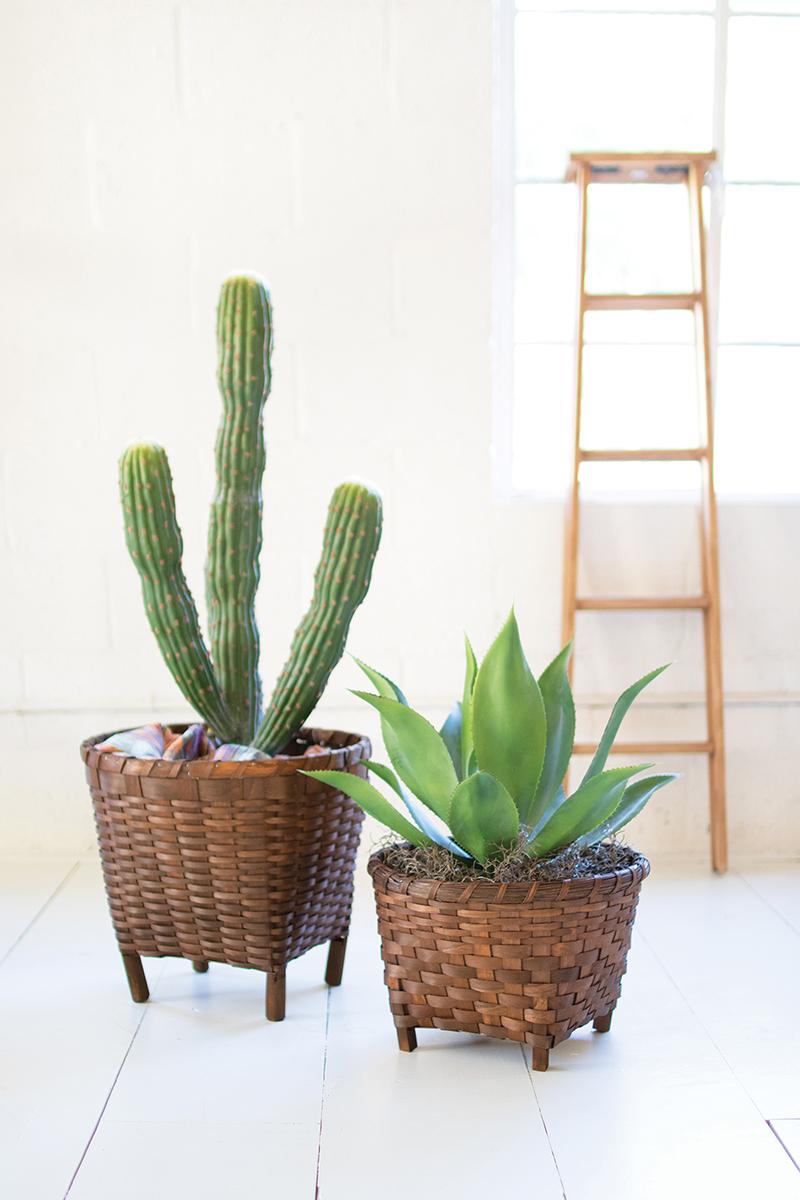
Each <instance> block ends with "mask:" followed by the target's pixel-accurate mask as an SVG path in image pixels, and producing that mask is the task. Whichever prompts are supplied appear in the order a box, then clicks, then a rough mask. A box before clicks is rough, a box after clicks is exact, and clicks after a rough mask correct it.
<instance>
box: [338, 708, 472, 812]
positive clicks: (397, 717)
mask: <svg viewBox="0 0 800 1200" xmlns="http://www.w3.org/2000/svg"><path fill="white" fill-rule="evenodd" d="M353 695H354V696H360V698H361V699H362V700H366V702H367V704H371V705H372V707H373V708H375V709H377V710H378V712H379V713H380V715H381V717H382V719H383V720H384V721H385V722H386V724H387V726H388V727H389V729H390V730H391V733H392V735H393V736H392V737H391V739H390V740H389V741H388V742H386V751H387V753H388V755H389V758H390V759H391V760H392V766H393V767H394V769H395V771H396V772H397V774H398V775H399V776H400V778H401V779H402V781H403V783H404V784H405V785H406V787H408V788H410V789H411V791H412V792H413V793H414V795H415V796H418V797H419V799H420V800H421V801H422V802H423V804H427V806H428V808H430V809H432V810H433V812H435V813H436V815H437V817H441V818H442V820H443V821H448V818H449V816H450V797H451V796H452V794H453V792H454V791H455V789H456V786H457V785H458V779H457V778H456V772H455V767H454V766H453V762H452V759H451V758H450V755H449V754H448V752H447V747H446V746H445V744H444V742H443V741H442V739H441V738H440V737H439V734H438V733H437V732H436V730H435V729H434V728H433V726H432V725H431V723H430V721H426V720H425V718H424V717H423V716H421V715H420V714H419V713H418V712H415V711H414V709H413V708H409V707H408V706H407V705H405V704H402V703H401V702H400V701H399V700H390V699H389V698H388V697H387V696H373V695H371V693H369V692H354V693H353Z"/></svg>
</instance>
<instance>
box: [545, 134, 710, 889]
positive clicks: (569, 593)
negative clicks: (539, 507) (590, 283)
mask: <svg viewBox="0 0 800 1200" xmlns="http://www.w3.org/2000/svg"><path fill="white" fill-rule="evenodd" d="M715 157H716V156H715V154H714V153H713V152H708V153H705V154H689V153H687V154H683V153H663V154H621V153H596V154H592V153H587V154H573V155H571V156H570V166H569V170H568V173H567V178H568V179H574V180H575V181H576V183H577V185H578V190H579V195H580V248H579V263H580V282H579V288H580V291H579V303H578V325H577V337H576V364H575V365H576V372H575V379H576V384H575V441H574V456H573V471H572V487H571V489H570V495H569V502H568V505H567V523H566V534H565V545H564V597H563V639H562V640H563V642H565V643H566V642H569V641H572V639H573V638H574V636H575V613H576V611H578V610H586V609H593V610H597V611H604V612H605V611H619V610H630V611H635V612H642V611H651V610H658V609H661V610H663V609H671V610H674V609H690V610H697V611H698V612H700V613H702V615H703V634H704V646H705V687H706V715H707V736H706V739H705V740H704V741H675V742H617V743H616V745H615V747H614V753H616V754H626V755H639V754H659V755H660V754H706V755H708V771H709V776H708V777H709V807H710V818H711V861H712V865H713V867H714V869H715V870H716V871H725V870H726V869H727V866H728V838H727V828H726V812H725V743H724V733H723V697H722V652H721V639H720V612H719V550H718V536H717V506H716V497H715V493H714V412H713V391H712V371H711V345H710V331H709V319H708V266H707V254H706V229H705V223H704V219H703V203H702V193H703V183H704V180H705V177H706V173H707V172H708V170H709V168H710V166H711V164H712V163H713V161H714V159H715ZM590 183H592V184H601V183H614V184H620V183H659V184H664V183H672V184H678V185H684V186H686V188H687V191H688V199H689V207H690V224H691V230H692V274H693V290H692V291H691V292H686V293H649V294H626V293H611V294H598V293H591V292H587V291H586V249H587V226H588V204H589V184H590ZM633 309H639V310H641V309H645V310H650V311H658V310H661V311H663V310H665V309H684V310H686V311H689V312H692V313H693V314H694V327H695V341H696V347H697V364H698V380H699V388H698V399H699V408H700V431H701V432H700V439H699V441H700V444H699V445H697V446H692V447H681V448H677V449H673V450H655V449H641V450H591V449H586V448H584V446H583V445H582V440H581V408H582V399H583V351H584V320H585V314H586V313H587V312H593V311H597V310H604V311H612V310H614V311H623V310H633ZM585 462H696V463H698V464H699V467H700V476H701V482H700V493H701V498H702V499H701V510H700V551H701V558H702V564H701V566H702V575H701V578H702V591H701V593H700V595H698V596H630V597H629V596H603V597H590V596H579V595H578V591H577V585H578V543H579V530H580V484H579V474H580V467H581V464H582V463H585ZM594 750H595V746H594V745H593V744H589V743H577V744H576V746H575V751H576V753H578V754H591V753H593V752H594Z"/></svg>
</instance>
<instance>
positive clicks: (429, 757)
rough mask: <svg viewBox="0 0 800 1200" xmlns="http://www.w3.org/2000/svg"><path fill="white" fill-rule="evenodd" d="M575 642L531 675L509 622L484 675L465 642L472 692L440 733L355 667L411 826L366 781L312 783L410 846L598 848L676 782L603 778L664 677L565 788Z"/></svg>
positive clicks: (626, 702)
mask: <svg viewBox="0 0 800 1200" xmlns="http://www.w3.org/2000/svg"><path fill="white" fill-rule="evenodd" d="M571 649H572V645H571V643H570V644H569V645H567V646H565V647H564V649H563V650H562V651H561V653H560V654H558V655H557V656H556V658H554V659H553V661H552V662H551V663H550V665H549V666H548V667H547V668H546V669H545V670H544V671H543V672H542V674H541V675H540V677H539V679H538V681H537V680H536V678H535V677H534V675H533V674H532V672H531V669H530V667H529V666H528V662H527V659H526V658H525V654H524V651H523V649H522V643H521V641H520V636H519V629H518V627H517V621H516V617H515V616H514V612H513V610H512V612H511V615H510V616H509V618H508V620H507V621H506V623H505V625H504V626H503V628H502V630H501V631H500V633H499V634H498V636H497V638H496V639H495V641H494V642H493V643H492V646H491V647H490V649H489V651H488V652H487V654H486V657H485V658H484V660H483V662H482V663H481V664H480V667H479V666H478V663H477V661H476V658H475V655H474V653H473V650H472V647H471V645H470V643H469V639H466V652H467V668H466V675H465V678H464V691H463V695H462V698H461V700H459V701H457V702H456V704H455V705H454V706H453V709H452V711H451V713H450V715H449V716H448V718H447V720H446V721H445V723H444V725H443V726H442V728H441V729H440V730H439V731H438V732H437V731H436V729H435V728H434V727H433V725H431V724H430V722H429V721H427V720H426V719H425V717H423V716H422V715H421V714H420V713H418V712H415V711H414V709H413V708H411V707H410V706H409V704H408V701H407V700H406V698H405V696H404V695H403V693H402V692H401V690H400V688H399V687H398V686H397V684H395V683H393V682H392V681H391V679H389V678H388V677H387V676H386V675H382V674H381V673H380V672H379V671H376V670H374V668H372V667H369V666H367V665H366V663H363V662H360V661H359V660H358V659H356V662H358V665H359V666H360V667H361V669H362V670H363V671H364V673H365V674H366V676H367V677H368V679H369V680H370V682H371V683H372V685H373V687H374V688H375V692H374V693H373V692H362V691H356V692H354V695H356V696H359V697H360V698H361V699H362V700H365V701H366V702H367V704H371V705H372V707H373V708H375V709H377V711H378V713H379V714H380V718H381V730H382V733H383V740H384V744H385V746H386V751H387V754H388V755H389V759H390V761H391V764H392V766H391V767H387V766H385V765H383V764H382V763H376V762H368V763H367V764H366V765H367V766H368V767H369V768H370V770H371V771H372V772H373V774H374V775H376V776H377V777H378V778H379V779H380V780H381V781H382V782H383V783H385V784H386V785H387V786H388V787H389V788H390V789H391V790H392V792H394V794H395V796H396V797H397V798H398V799H399V800H400V802H401V803H402V804H403V805H404V806H405V808H406V810H407V811H408V813H409V816H410V817H411V820H408V818H406V817H405V816H404V815H403V814H402V813H401V812H400V811H399V810H398V809H397V808H396V807H395V805H394V804H392V803H390V801H389V800H388V799H387V798H386V797H385V795H384V794H383V793H382V792H380V791H379V790H378V789H377V788H376V787H374V786H373V784H371V783H370V782H369V781H368V780H366V779H361V778H359V777H358V776H355V775H349V774H346V773H345V772H342V771H307V772H305V774H307V775H309V776H311V777H313V778H316V779H320V780H322V781H323V782H324V783H328V784H331V785H332V786H334V787H336V788H337V789H338V790H340V791H343V792H346V793H347V795H349V796H351V797H352V798H353V800H355V801H356V803H357V804H359V805H360V806H361V808H363V809H364V811H365V812H366V813H368V814H369V815H370V816H373V817H375V818H376V819H377V820H379V821H381V822H382V823H383V824H384V825H386V826H388V828H389V829H391V830H393V831H394V832H395V833H398V834H400V836H401V837H402V838H405V839H406V841H408V842H410V843H411V844H412V845H414V846H430V845H432V844H437V845H439V846H444V847H446V848H447V849H448V850H449V851H451V853H453V854H455V855H457V856H459V857H461V858H467V859H475V861H476V862H479V863H485V862H488V861H489V860H491V859H492V858H495V857H498V856H500V855H503V854H504V853H506V852H507V851H508V849H509V848H512V847H514V846H516V845H520V846H522V848H523V849H524V852H525V853H526V854H528V855H530V856H531V857H532V858H542V857H544V856H545V855H548V854H552V853H554V852H555V851H557V850H560V849H562V848H564V847H566V846H573V845H574V846H577V847H580V848H585V847H589V846H594V845H596V844H597V843H598V842H601V841H603V840H604V839H605V838H607V837H610V836H611V835H612V834H615V833H616V832H617V831H618V830H620V829H622V827H623V826H624V825H627V823H628V822H629V821H630V820H632V819H633V817H635V816H636V814H637V813H639V812H641V810H642V809H643V808H644V806H645V805H646V804H647V802H648V800H650V798H651V797H652V796H653V795H654V793H655V792H657V791H658V790H659V788H662V787H664V785H665V784H667V783H670V782H671V781H672V780H673V779H675V778H676V776H675V775H650V776H647V777H646V778H644V779H639V780H633V778H632V777H633V776H634V775H637V774H639V772H641V771H643V770H645V769H646V768H647V767H650V766H652V765H653V764H652V763H647V764H642V765H639V766H633V767H614V768H612V769H611V770H606V769H605V765H606V759H607V758H608V755H609V753H610V751H611V748H612V745H613V743H614V738H615V737H616V735H617V731H618V730H619V727H620V725H621V724H622V721H623V718H624V717H625V714H626V713H627V711H628V709H629V708H630V706H631V704H632V703H633V701H634V700H635V699H636V697H637V696H638V695H639V693H640V692H641V691H642V689H643V688H645V687H646V686H647V685H648V683H650V682H651V681H652V680H653V679H655V678H656V676H657V675H660V674H661V672H662V671H664V670H665V669H666V668H665V667H658V668H657V669H656V670H655V671H651V672H650V674H649V675H645V676H643V678H642V679H639V680H637V681H636V683H633V684H631V686H630V687H629V688H627V689H626V690H625V691H624V692H623V693H622V695H621V696H620V697H619V699H618V700H617V702H616V704H615V705H614V708H613V711H612V713H611V716H610V717H609V720H608V723H607V725H606V727H605V731H604V733H603V736H602V738H601V739H600V743H599V745H598V747H597V750H596V751H595V754H594V757H593V758H592V761H591V762H590V763H589V766H588V768H587V770H586V773H585V775H584V777H583V779H582V780H581V782H580V784H579V786H578V787H577V788H576V789H575V791H573V792H571V793H570V795H566V793H565V791H564V787H563V780H564V777H565V775H566V772H567V767H568V765H569V761H570V757H571V755H572V748H573V743H574V739H575V704H574V702H573V699H572V691H571V688H570V684H569V678H568V674H567V666H568V663H569V656H570V652H571Z"/></svg>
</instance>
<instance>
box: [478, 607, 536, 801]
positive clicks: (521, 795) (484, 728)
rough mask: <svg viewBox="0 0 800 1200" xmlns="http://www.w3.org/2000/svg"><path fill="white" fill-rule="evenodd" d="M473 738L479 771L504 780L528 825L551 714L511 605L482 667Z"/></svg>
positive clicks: (504, 784) (479, 671)
mask: <svg viewBox="0 0 800 1200" xmlns="http://www.w3.org/2000/svg"><path fill="white" fill-rule="evenodd" d="M472 737H473V742H474V746H475V757H476V759H477V762H478V768H479V770H480V771H486V772H488V773H489V774H490V775H493V776H494V778H495V779H498V780H499V781H500V782H501V783H502V784H503V786H504V787H505V788H506V790H507V791H508V792H509V794H510V796H511V798H512V800H513V801H514V803H515V804H516V806H517V811H518V813H519V818H520V821H521V822H522V823H523V824H525V825H527V824H529V822H530V814H531V811H532V808H533V802H534V797H535V795H536V788H537V785H538V783H539V777H540V776H541V773H542V764H543V762H544V755H545V744H546V740H547V719H546V717H545V711H544V702H543V701H542V693H541V692H540V691H539V685H538V684H537V682H536V680H535V679H534V677H533V674H532V673H531V670H530V667H529V666H528V663H527V660H526V658H525V654H524V652H523V650H522V643H521V642H520V637H519V629H518V627H517V620H516V617H515V616H514V612H513V610H512V612H511V615H510V616H509V618H508V620H507V621H506V623H505V625H504V626H503V628H502V629H501V631H500V633H499V634H498V636H497V638H496V639H495V641H494V642H493V643H492V645H491V646H490V647H489V650H488V652H487V654H486V657H485V658H484V660H483V662H482V663H481V665H480V668H479V670H478V674H477V678H476V680H475V688H474V691H473V695H472Z"/></svg>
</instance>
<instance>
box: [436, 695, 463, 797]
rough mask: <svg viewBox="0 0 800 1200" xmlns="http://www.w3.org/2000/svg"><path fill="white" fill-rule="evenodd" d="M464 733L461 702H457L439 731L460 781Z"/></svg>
mask: <svg viewBox="0 0 800 1200" xmlns="http://www.w3.org/2000/svg"><path fill="white" fill-rule="evenodd" d="M462 731H463V722H462V719H461V701H460V700H456V702H455V704H454V705H453V707H452V708H451V709H450V712H449V713H448V715H447V720H446V721H445V723H444V725H442V728H441V729H440V730H439V737H440V738H441V739H442V741H443V742H444V744H445V746H447V753H448V754H449V755H450V758H451V759H452V762H453V768H454V770H455V773H456V775H457V776H458V778H459V779H461V778H462V770H461V737H462Z"/></svg>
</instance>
